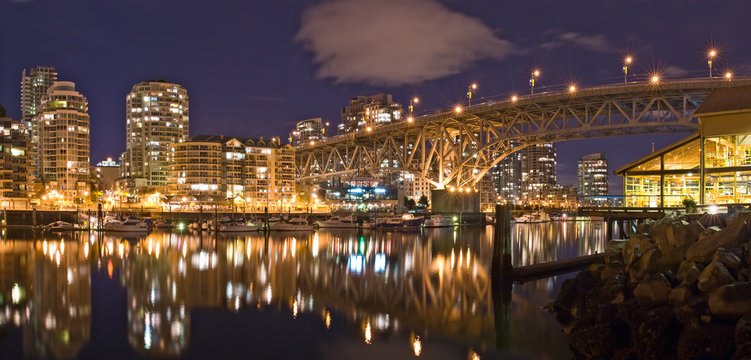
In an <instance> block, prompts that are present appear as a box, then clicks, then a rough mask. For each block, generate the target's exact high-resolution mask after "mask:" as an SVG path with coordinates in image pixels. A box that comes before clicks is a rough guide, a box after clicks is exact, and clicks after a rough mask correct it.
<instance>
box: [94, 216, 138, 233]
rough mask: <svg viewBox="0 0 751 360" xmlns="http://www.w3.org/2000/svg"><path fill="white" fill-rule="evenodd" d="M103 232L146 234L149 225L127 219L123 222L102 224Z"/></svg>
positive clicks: (113, 221)
mask: <svg viewBox="0 0 751 360" xmlns="http://www.w3.org/2000/svg"><path fill="white" fill-rule="evenodd" d="M104 230H105V231H117V232H148V231H149V225H148V224H147V223H146V222H144V221H143V220H140V219H138V218H128V219H127V220H125V221H120V220H111V221H109V222H106V223H104Z"/></svg>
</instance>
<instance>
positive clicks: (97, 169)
mask: <svg viewBox="0 0 751 360" xmlns="http://www.w3.org/2000/svg"><path fill="white" fill-rule="evenodd" d="M91 177H92V178H93V179H94V184H95V186H96V189H97V190H100V191H105V190H112V189H114V188H115V183H116V181H117V179H118V178H119V177H120V164H118V163H117V161H113V160H112V158H111V157H108V158H107V159H106V160H102V161H100V162H98V163H97V164H96V166H92V167H91Z"/></svg>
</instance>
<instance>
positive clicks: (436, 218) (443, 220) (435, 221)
mask: <svg viewBox="0 0 751 360" xmlns="http://www.w3.org/2000/svg"><path fill="white" fill-rule="evenodd" d="M422 226H424V227H426V228H432V227H450V226H454V221H453V220H452V219H449V218H447V217H444V216H443V215H430V217H429V218H427V219H425V222H424V223H423V225H422Z"/></svg>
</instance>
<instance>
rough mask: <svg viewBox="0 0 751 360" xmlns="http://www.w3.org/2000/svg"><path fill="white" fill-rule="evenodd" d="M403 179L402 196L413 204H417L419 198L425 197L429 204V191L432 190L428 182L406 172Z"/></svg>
mask: <svg viewBox="0 0 751 360" xmlns="http://www.w3.org/2000/svg"><path fill="white" fill-rule="evenodd" d="M403 179H404V182H403V188H404V196H406V197H408V198H410V199H412V200H414V201H415V202H419V201H420V198H421V197H423V196H425V197H426V198H427V199H428V202H430V190H431V189H432V188H433V185H432V184H431V183H430V181H428V180H427V179H425V178H423V177H421V176H416V175H415V174H412V173H408V172H404V175H403Z"/></svg>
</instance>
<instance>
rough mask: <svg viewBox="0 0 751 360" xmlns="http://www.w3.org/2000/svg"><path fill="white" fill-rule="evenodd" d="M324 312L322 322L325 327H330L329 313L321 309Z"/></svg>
mask: <svg viewBox="0 0 751 360" xmlns="http://www.w3.org/2000/svg"><path fill="white" fill-rule="evenodd" d="M323 314H324V322H325V323H326V328H327V329H330V328H331V313H330V312H329V311H328V310H323Z"/></svg>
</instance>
